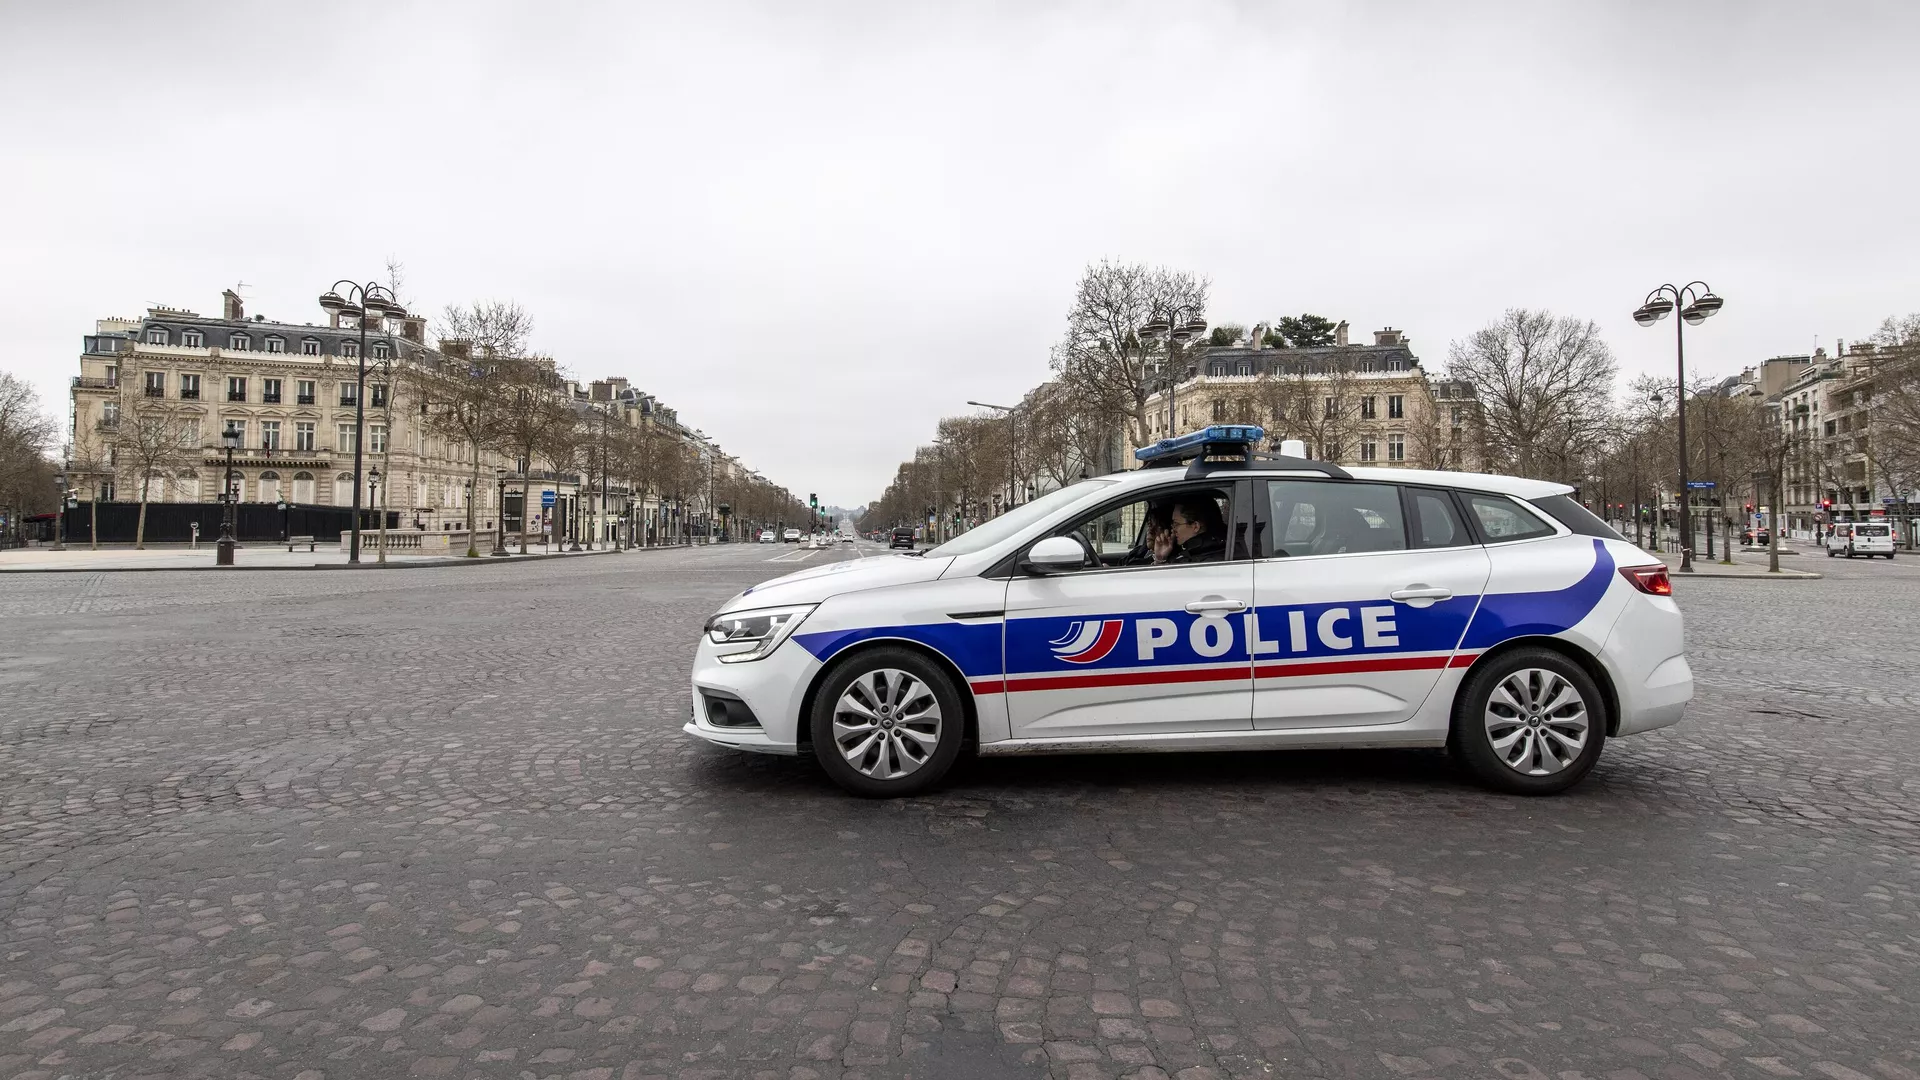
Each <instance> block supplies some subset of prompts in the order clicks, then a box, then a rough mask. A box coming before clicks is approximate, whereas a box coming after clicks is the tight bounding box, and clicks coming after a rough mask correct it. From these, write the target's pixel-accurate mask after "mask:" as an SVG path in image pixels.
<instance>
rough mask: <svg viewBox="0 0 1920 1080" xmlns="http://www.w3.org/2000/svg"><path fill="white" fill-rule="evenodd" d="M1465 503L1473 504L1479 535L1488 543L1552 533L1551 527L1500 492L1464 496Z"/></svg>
mask: <svg viewBox="0 0 1920 1080" xmlns="http://www.w3.org/2000/svg"><path fill="white" fill-rule="evenodd" d="M1467 505H1468V506H1471V507H1473V516H1474V518H1475V519H1476V520H1478V521H1479V523H1480V534H1481V535H1482V536H1485V537H1486V538H1487V543H1489V544H1499V543H1505V542H1506V541H1509V540H1531V539H1533V538H1534V537H1536V536H1552V535H1553V526H1551V525H1549V524H1547V523H1546V522H1544V521H1542V520H1540V518H1539V517H1538V516H1537V515H1535V514H1533V513H1530V512H1529V511H1526V510H1523V509H1521V508H1520V504H1519V503H1516V502H1514V501H1513V500H1512V499H1509V498H1507V497H1506V496H1504V495H1468V496H1467Z"/></svg>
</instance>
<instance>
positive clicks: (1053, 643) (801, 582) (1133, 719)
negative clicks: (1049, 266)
mask: <svg viewBox="0 0 1920 1080" xmlns="http://www.w3.org/2000/svg"><path fill="white" fill-rule="evenodd" d="M1263 437H1264V433H1263V432H1262V431H1261V430H1260V429H1259V428H1257V427H1241V426H1224V427H1213V428H1208V429H1206V430H1205V431H1202V432H1197V433H1195V434H1193V435H1189V436H1184V437H1182V438H1179V439H1172V440H1166V441H1163V442H1162V443H1160V444H1158V445H1157V446H1155V447H1152V448H1149V449H1146V450H1142V451H1139V452H1138V454H1137V456H1139V457H1140V458H1141V460H1142V462H1143V463H1144V464H1145V465H1146V466H1147V467H1145V468H1142V469H1139V470H1137V471H1134V472H1127V473H1119V474H1115V475H1112V476H1105V477H1100V478H1098V479H1093V480H1085V481H1082V482H1081V483H1078V484H1075V485H1073V486H1072V487H1068V488H1064V489H1061V490H1059V491H1055V492H1053V493H1051V494H1049V495H1045V496H1043V497H1041V498H1038V499H1035V500H1034V501H1032V502H1029V503H1027V504H1026V505H1024V506H1022V507H1020V508H1018V509H1016V510H1013V511H1011V512H1009V513H1006V514H1003V515H1002V516H1000V517H998V518H995V519H993V520H991V521H988V522H986V523H985V524H983V525H981V526H980V527H978V528H976V529H973V530H972V531H970V532H967V533H964V534H962V535H961V536H959V537H957V538H956V539H954V540H951V541H949V542H947V543H945V544H942V545H940V546H939V547H936V548H933V549H931V550H928V551H926V552H924V553H916V554H912V555H905V554H903V555H892V556H884V557H877V558H869V559H860V560H855V561H849V562H843V563H838V564H835V565H831V566H821V567H817V568H813V569H808V570H803V571H801V572H799V573H796V574H790V575H788V576H786V577H782V578H777V579H774V580H772V581H769V582H766V583H764V584H761V585H756V586H754V587H753V588H751V589H748V590H747V591H746V592H744V593H741V594H740V595H739V596H736V597H734V598H733V599H732V600H729V601H728V602H727V603H726V604H725V605H724V606H723V607H722V608H721V610H720V612H719V613H718V614H716V615H714V616H713V617H712V618H711V619H709V620H708V622H707V624H706V628H705V631H704V633H703V634H702V638H701V641H700V643H699V647H698V651H697V653H696V656H695V660H694V666H693V709H692V712H693V715H692V719H691V720H690V721H689V722H688V723H687V725H686V729H685V730H686V731H687V733H688V734H691V735H694V736H697V737H699V738H701V739H705V740H707V741H709V742H712V743H716V744H719V745H721V746H728V747H734V748H737V749H741V750H755V751H761V752H765V753H773V754H798V753H811V754H813V755H814V756H815V757H817V758H818V759H819V761H820V763H821V765H822V766H823V767H824V768H825V769H826V771H827V773H828V774H829V775H831V776H832V777H833V778H834V779H835V780H836V781H837V782H839V783H840V784H841V785H842V786H843V787H845V788H847V789H848V790H850V791H853V792H857V793H859V794H862V795H876V796H888V795H906V794H911V793H913V792H917V791H920V790H922V789H924V788H926V787H928V786H929V785H931V784H933V783H935V782H936V781H938V780H939V779H940V777H941V776H942V775H943V774H944V773H945V772H946V771H947V770H948V768H950V767H951V766H952V765H953V763H954V761H955V760H956V759H957V758H958V757H959V756H960V755H961V754H962V753H963V752H977V753H980V754H1028V753H1039V752H1074V751H1080V752H1086V751H1140V750H1264V749H1274V748H1286V747H1392V746H1446V747H1449V748H1450V749H1451V751H1452V752H1453V753H1454V754H1455V755H1456V756H1457V757H1458V758H1459V759H1460V760H1461V761H1462V762H1463V763H1464V764H1465V765H1467V766H1468V767H1469V768H1470V769H1471V770H1472V771H1473V772H1474V773H1475V774H1476V775H1478V776H1479V777H1480V778H1481V779H1482V780H1483V781H1485V782H1487V783H1488V784H1491V785H1492V786H1494V787H1497V788H1501V789H1504V790H1508V791H1514V792H1522V793H1532V794H1545V793H1551V792H1557V791H1561V790H1564V789H1565V788H1567V787H1570V786H1571V785H1573V784H1574V783H1575V782H1577V781H1578V780H1579V779H1580V778H1581V777H1582V776H1584V775H1585V774H1586V773H1587V771H1588V770H1589V769H1591V768H1592V767H1593V764H1594V761H1595V760H1596V759H1597V758H1598V756H1599V754H1600V748H1601V745H1602V743H1603V741H1604V740H1605V739H1607V738H1609V737H1612V736H1618V735H1631V734H1634V733H1636V732H1641V731H1647V730H1651V729H1653V728H1658V727H1663V726H1665V725H1668V724H1672V723H1675V722H1676V721H1678V720H1679V719H1680V716H1681V712H1682V710H1683V709H1684V707H1685V705H1686V702H1687V700H1688V699H1689V698H1691V697H1692V694H1693V675H1692V672H1691V671H1690V670H1689V668H1688V666H1687V660H1686V657H1685V655H1684V652H1683V648H1682V640H1681V617H1680V611H1679V609H1678V608H1677V607H1676V606H1675V604H1674V602H1673V600H1672V598H1671V595H1670V594H1671V592H1672V589H1671V586H1670V585H1669V583H1668V578H1667V572H1666V569H1665V567H1664V566H1662V565H1661V564H1660V563H1658V562H1657V561H1655V560H1653V559H1651V558H1650V557H1648V556H1647V555H1646V554H1645V553H1644V552H1642V551H1640V550H1639V549H1638V548H1636V547H1634V546H1633V545H1632V544H1629V543H1627V542H1626V541H1625V540H1623V539H1622V538H1621V537H1620V536H1619V535H1618V534H1616V533H1615V532H1614V531H1613V530H1612V529H1610V528H1608V527H1607V525H1606V524H1605V523H1604V522H1602V521H1600V520H1599V519H1598V518H1596V517H1594V516H1593V515H1592V514H1590V513H1588V512H1587V511H1586V509H1585V508H1583V507H1582V506H1580V505H1579V504H1578V503H1577V502H1575V501H1574V500H1572V499H1571V498H1568V493H1569V492H1570V491H1571V490H1572V489H1570V488H1568V487H1566V486H1565V485H1561V484H1553V483H1546V482H1543V481H1537V480H1522V479H1517V478H1513V477H1505V476H1484V475H1475V474H1469V473H1450V472H1422V471H1416V470H1409V469H1354V470H1351V471H1349V470H1345V469H1341V468H1339V467H1337V466H1333V465H1327V464H1323V463H1320V462H1315V461H1310V460H1307V459H1305V458H1303V457H1299V456H1280V457H1264V456H1260V455H1257V454H1254V453H1252V452H1251V448H1252V447H1253V446H1257V445H1258V444H1259V442H1260V440H1261V439H1262V438H1263ZM1295 447H1297V444H1289V446H1288V447H1287V449H1290V450H1293V451H1294V454H1295V455H1297V454H1298V453H1299V451H1298V450H1297V449H1295ZM1168 534H1170V538H1169V537H1168Z"/></svg>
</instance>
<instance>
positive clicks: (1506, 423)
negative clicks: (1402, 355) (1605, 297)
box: [1447, 308, 1619, 479]
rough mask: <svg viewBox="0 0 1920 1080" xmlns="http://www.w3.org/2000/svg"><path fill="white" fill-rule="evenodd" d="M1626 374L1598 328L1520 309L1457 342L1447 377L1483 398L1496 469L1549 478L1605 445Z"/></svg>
mask: <svg viewBox="0 0 1920 1080" xmlns="http://www.w3.org/2000/svg"><path fill="white" fill-rule="evenodd" d="M1618 370H1619V368H1618V365H1617V364H1615V362H1614V359H1613V353H1612V352H1611V351H1610V350H1609V349H1608V348H1607V345H1606V343H1605V342H1604V341H1601V340H1600V329H1599V327H1598V326H1597V325H1595V324H1594V323H1592V322H1590V321H1582V320H1579V319H1573V318H1563V317H1556V316H1554V315H1553V314H1551V313H1550V312H1545V311H1528V310H1525V309H1523V308H1512V309H1509V310H1508V311H1507V312H1506V314H1505V315H1503V316H1502V317H1501V318H1500V320H1499V321H1498V322H1495V323H1493V324H1492V325H1490V326H1487V327H1485V328H1484V329H1481V330H1478V331H1475V332H1474V333H1473V334H1471V335H1469V336H1468V337H1467V339H1466V340H1465V341H1456V342H1454V343H1453V347H1452V350H1451V355H1450V359H1449V363H1448V369H1447V377H1448V378H1450V379H1461V380H1465V381H1467V382H1469V383H1471V384H1473V386H1474V388H1475V390H1476V391H1477V393H1478V394H1479V400H1480V408H1479V409H1478V410H1477V414H1476V415H1477V418H1478V423H1479V424H1480V425H1481V431H1482V438H1481V442H1482V443H1483V444H1484V447H1485V449H1484V453H1485V454H1486V457H1487V463H1488V468H1489V471H1493V472H1510V473H1515V474H1518V475H1521V476H1547V475H1548V474H1549V473H1551V472H1554V471H1558V470H1561V469H1564V468H1566V467H1567V463H1568V462H1570V461H1573V460H1576V459H1577V458H1578V457H1580V456H1581V453H1582V448H1584V447H1592V446H1597V445H1598V444H1599V442H1600V440H1601V436H1602V435H1603V434H1604V433H1605V432H1606V430H1607V411H1608V403H1609V402H1610V400H1611V399H1612V396H1613V387H1614V377H1615V375H1616V374H1617V373H1618ZM1559 478H1560V479H1567V477H1559Z"/></svg>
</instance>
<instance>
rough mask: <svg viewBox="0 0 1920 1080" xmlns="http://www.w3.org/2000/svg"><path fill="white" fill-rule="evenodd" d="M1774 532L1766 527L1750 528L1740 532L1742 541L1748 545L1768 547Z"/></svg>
mask: <svg viewBox="0 0 1920 1080" xmlns="http://www.w3.org/2000/svg"><path fill="white" fill-rule="evenodd" d="M1772 538H1773V534H1772V533H1770V532H1768V531H1767V530H1765V529H1748V530H1746V531H1745V532H1742V533H1741V534H1740V542H1741V543H1742V544H1745V545H1746V546H1748V547H1766V546H1767V542H1768V541H1769V540H1771V539H1772Z"/></svg>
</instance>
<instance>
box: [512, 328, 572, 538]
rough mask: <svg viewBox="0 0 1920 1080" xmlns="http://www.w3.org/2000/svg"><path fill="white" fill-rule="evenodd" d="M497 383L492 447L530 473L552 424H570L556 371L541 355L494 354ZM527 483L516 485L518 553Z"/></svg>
mask: <svg viewBox="0 0 1920 1080" xmlns="http://www.w3.org/2000/svg"><path fill="white" fill-rule="evenodd" d="M493 363H494V365H495V366H496V367H497V368H498V369H499V371H500V376H501V382H500V392H501V411H500V426H499V429H498V431H497V433H496V435H495V440H496V441H495V444H494V449H496V450H498V451H499V452H501V453H502V454H505V455H506V456H507V457H509V458H512V459H513V460H514V461H515V462H517V463H518V465H519V468H520V470H521V472H522V475H526V474H528V473H531V472H532V470H533V465H534V461H535V460H536V456H537V455H538V454H539V452H540V448H541V447H542V446H544V445H545V444H546V441H547V439H548V438H549V437H551V435H552V433H553V428H554V426H555V425H556V424H560V423H571V422H572V415H571V413H570V412H568V411H567V410H566V408H565V402H564V400H563V398H562V391H563V389H564V386H563V383H562V381H561V378H560V373H559V370H558V369H557V368H556V367H555V366H554V363H553V361H551V360H549V359H546V358H545V357H528V358H524V359H521V358H512V357H505V356H496V357H494V358H493ZM528 494H529V493H528V485H527V484H524V483H523V484H521V485H520V554H522V555H525V554H526V553H527V532H528V530H527V526H528V525H529V524H530V523H531V522H532V519H533V507H532V506H531V505H529V503H530V501H531V500H530V499H529V497H528Z"/></svg>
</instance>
